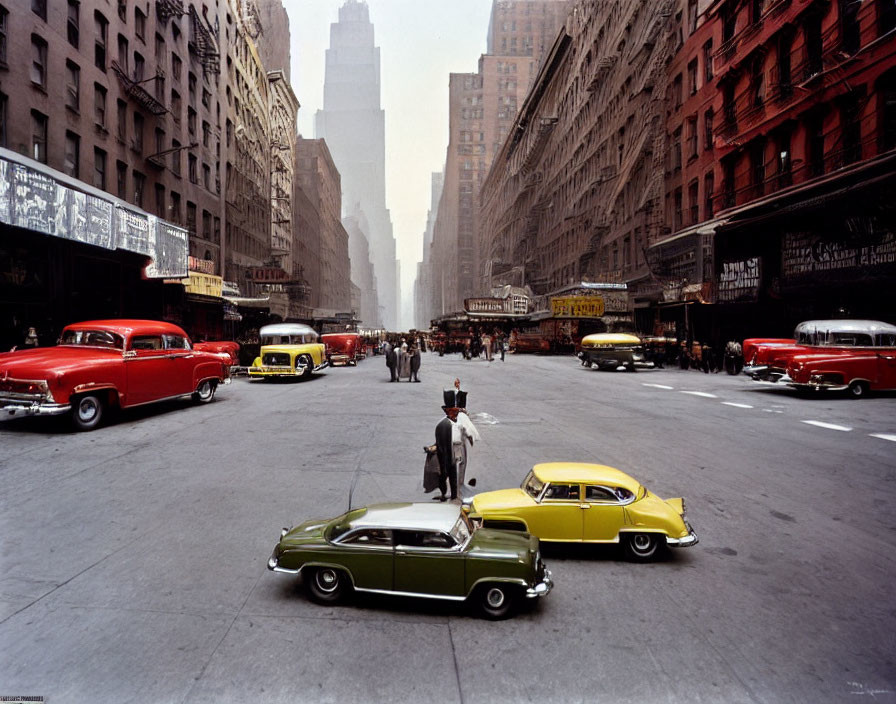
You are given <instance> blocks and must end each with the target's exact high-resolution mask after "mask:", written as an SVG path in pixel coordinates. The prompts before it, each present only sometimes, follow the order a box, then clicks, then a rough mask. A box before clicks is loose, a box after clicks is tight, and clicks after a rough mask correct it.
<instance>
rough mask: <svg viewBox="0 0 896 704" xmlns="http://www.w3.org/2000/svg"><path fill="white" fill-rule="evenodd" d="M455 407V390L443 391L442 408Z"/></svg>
mask: <svg viewBox="0 0 896 704" xmlns="http://www.w3.org/2000/svg"><path fill="white" fill-rule="evenodd" d="M454 407H455V403H454V389H442V408H454Z"/></svg>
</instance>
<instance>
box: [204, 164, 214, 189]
mask: <svg viewBox="0 0 896 704" xmlns="http://www.w3.org/2000/svg"><path fill="white" fill-rule="evenodd" d="M202 185H203V186H205V190H207V191H210V190H212V169H211V167H210V166H209V165H208V164H203V165H202Z"/></svg>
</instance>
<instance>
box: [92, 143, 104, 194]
mask: <svg viewBox="0 0 896 704" xmlns="http://www.w3.org/2000/svg"><path fill="white" fill-rule="evenodd" d="M93 186H94V188H99V189H100V190H101V191H105V190H106V152H104V151H103V150H102V149H100V148H99V147H94V148H93Z"/></svg>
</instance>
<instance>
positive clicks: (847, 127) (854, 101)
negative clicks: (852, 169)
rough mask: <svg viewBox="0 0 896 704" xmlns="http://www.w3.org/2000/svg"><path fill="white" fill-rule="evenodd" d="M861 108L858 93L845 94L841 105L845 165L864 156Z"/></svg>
mask: <svg viewBox="0 0 896 704" xmlns="http://www.w3.org/2000/svg"><path fill="white" fill-rule="evenodd" d="M861 109H862V108H861V105H860V103H859V95H858V93H856V92H852V93H847V94H846V95H845V96H843V98H842V103H841V105H840V124H841V126H842V127H841V130H842V138H841V139H842V141H843V165H846V164H853V163H855V162H857V161H859V160H861V158H862V122H861V119H860V113H861Z"/></svg>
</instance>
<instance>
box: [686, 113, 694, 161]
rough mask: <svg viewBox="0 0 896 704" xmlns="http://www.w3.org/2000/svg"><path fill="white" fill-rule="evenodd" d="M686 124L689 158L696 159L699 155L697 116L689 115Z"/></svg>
mask: <svg viewBox="0 0 896 704" xmlns="http://www.w3.org/2000/svg"><path fill="white" fill-rule="evenodd" d="M686 126H687V140H688V159H694V158H696V156H697V116H696V115H692V116H691V117H689V118H688V120H687V123H686Z"/></svg>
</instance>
